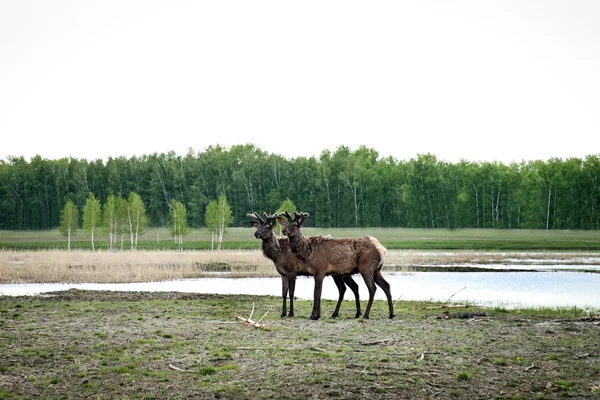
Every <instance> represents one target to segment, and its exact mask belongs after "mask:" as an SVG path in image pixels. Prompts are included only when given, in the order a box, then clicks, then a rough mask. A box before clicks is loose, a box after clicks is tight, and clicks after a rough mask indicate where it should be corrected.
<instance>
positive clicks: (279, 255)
mask: <svg viewBox="0 0 600 400" xmlns="http://www.w3.org/2000/svg"><path fill="white" fill-rule="evenodd" d="M248 217H249V218H250V223H251V224H252V226H253V227H254V228H256V231H255V232H254V237H256V238H257V239H261V240H262V252H263V255H264V256H265V257H267V258H268V259H270V260H271V261H273V264H275V268H276V269H277V272H278V273H279V275H281V284H282V288H281V289H282V290H281V295H282V298H283V306H282V310H281V317H285V316H286V311H287V310H286V308H287V307H286V300H287V295H288V291H289V295H290V310H289V313H288V314H287V316H288V317H293V316H294V290H295V288H296V277H297V276H309V275H310V274H309V272H308V269H307V266H306V264H305V263H304V262H302V261H301V260H299V259H298V257H296V255H295V254H294V253H293V252H292V251H291V248H290V241H289V240H288V238H287V237H280V238H277V237H276V236H275V233H274V232H273V228H274V227H275V224H276V222H277V217H278V214H277V213H275V214H273V215H271V216H269V215H268V214H267V213H264V217H265V219H264V220H263V219H262V218H261V217H260V215H259V214H258V213H256V212H255V213H252V214H248ZM333 280H334V282H335V284H336V286H337V288H338V292H339V297H338V302H337V304H336V306H335V310H334V312H333V314H332V315H331V317H332V318H336V317H337V316H338V315H339V312H340V306H341V305H342V301H343V300H344V293H345V292H346V285H347V286H348V287H349V288H350V290H352V292H353V293H354V297H355V299H356V315H355V316H354V318H358V317H360V316H361V310H360V298H359V292H358V284H357V283H356V282H355V281H354V279H352V277H351V276H350V275H347V276H341V275H339V276H337V275H336V276H334V277H333Z"/></svg>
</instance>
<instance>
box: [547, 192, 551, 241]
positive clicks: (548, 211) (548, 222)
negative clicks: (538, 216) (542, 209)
mask: <svg viewBox="0 0 600 400" xmlns="http://www.w3.org/2000/svg"><path fill="white" fill-rule="evenodd" d="M551 193H552V187H551V186H548V208H547V210H546V232H548V226H549V225H550V195H551Z"/></svg>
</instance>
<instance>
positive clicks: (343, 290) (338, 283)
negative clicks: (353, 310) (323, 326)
mask: <svg viewBox="0 0 600 400" xmlns="http://www.w3.org/2000/svg"><path fill="white" fill-rule="evenodd" d="M333 281H334V282H335V285H336V286H337V288H338V292H339V297H338V302H337V304H336V305H335V311H334V312H333V314H331V318H336V317H337V316H338V315H339V313H340V306H341V305H342V300H344V293H346V285H344V280H343V278H342V277H341V276H334V277H333Z"/></svg>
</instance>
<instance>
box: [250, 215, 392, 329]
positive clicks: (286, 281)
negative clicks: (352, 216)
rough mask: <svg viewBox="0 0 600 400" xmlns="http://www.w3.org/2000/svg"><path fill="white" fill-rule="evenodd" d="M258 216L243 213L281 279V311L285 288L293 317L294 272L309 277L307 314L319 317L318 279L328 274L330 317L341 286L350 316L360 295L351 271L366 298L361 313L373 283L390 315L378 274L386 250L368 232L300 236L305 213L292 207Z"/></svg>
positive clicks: (386, 288) (385, 288)
mask: <svg viewBox="0 0 600 400" xmlns="http://www.w3.org/2000/svg"><path fill="white" fill-rule="evenodd" d="M264 216H265V219H264V220H263V219H262V218H261V217H260V215H259V214H258V213H256V212H255V213H253V214H248V217H249V218H250V219H251V223H252V226H254V228H256V231H255V232H254V236H255V237H256V238H258V239H261V240H262V251H263V254H264V256H265V257H267V258H269V259H270V260H272V261H273V263H274V264H275V268H276V269H277V272H279V274H280V275H281V280H282V297H283V308H282V311H281V316H282V317H285V316H286V298H287V294H288V291H289V295H290V311H289V314H287V316H288V317H293V316H294V289H295V286H296V277H297V276H298V275H301V276H302V275H312V276H314V278H315V291H314V301H313V309H312V313H311V316H310V319H313V320H317V319H319V318H320V317H321V292H322V289H323V279H324V278H325V276H327V275H331V276H332V277H333V280H334V282H335V284H336V286H337V288H338V291H339V298H338V302H337V304H336V306H335V311H334V312H333V314H332V315H331V317H332V318H335V317H337V316H338V314H339V311H340V306H341V304H342V300H343V299H344V293H345V292H346V285H347V286H348V287H349V288H350V289H351V290H352V292H353V293H354V297H355V298H356V315H355V318H358V317H360V315H361V312H360V300H359V294H358V285H357V284H356V282H355V281H354V280H353V279H352V275H354V274H356V273H360V274H361V276H362V278H363V280H364V281H365V284H366V285H367V289H368V290H369V301H368V303H367V308H366V310H365V314H364V318H366V319H368V318H369V312H370V311H371V306H372V305H373V300H374V299H375V291H376V290H377V288H376V287H375V284H377V285H378V286H379V287H380V288H381V289H383V291H384V292H385V295H386V297H387V301H388V306H389V311H390V315H389V316H390V318H393V317H394V306H393V305H392V295H391V292H390V285H389V283H388V282H387V281H386V280H385V279H384V278H383V276H382V275H381V267H382V266H383V255H384V254H385V252H386V249H385V247H383V246H382V245H381V244H380V243H379V241H378V240H377V239H375V238H374V237H372V236H362V237H357V238H346V239H332V238H330V237H325V236H311V237H308V238H306V237H304V236H303V235H302V232H301V231H300V228H302V226H304V223H305V221H306V217H308V213H297V212H294V217H293V218H292V216H291V215H290V214H289V213H288V212H287V211H286V212H284V213H281V214H277V213H275V214H273V215H271V216H269V215H268V214H266V213H264ZM276 222H279V223H280V224H281V225H283V229H282V233H283V234H284V237H282V238H277V237H276V236H275V233H274V232H273V228H274V227H275V225H276Z"/></svg>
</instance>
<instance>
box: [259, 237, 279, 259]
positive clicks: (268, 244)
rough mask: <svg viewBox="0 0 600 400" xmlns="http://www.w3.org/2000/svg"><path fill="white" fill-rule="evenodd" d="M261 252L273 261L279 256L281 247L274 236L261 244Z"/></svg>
mask: <svg viewBox="0 0 600 400" xmlns="http://www.w3.org/2000/svg"><path fill="white" fill-rule="evenodd" d="M262 252H263V254H264V256H265V257H267V258H269V259H271V260H273V261H275V260H277V259H278V258H279V256H281V246H280V245H279V241H278V240H277V238H276V237H275V234H273V235H271V236H270V237H269V238H268V239H265V240H263V242H262Z"/></svg>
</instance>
